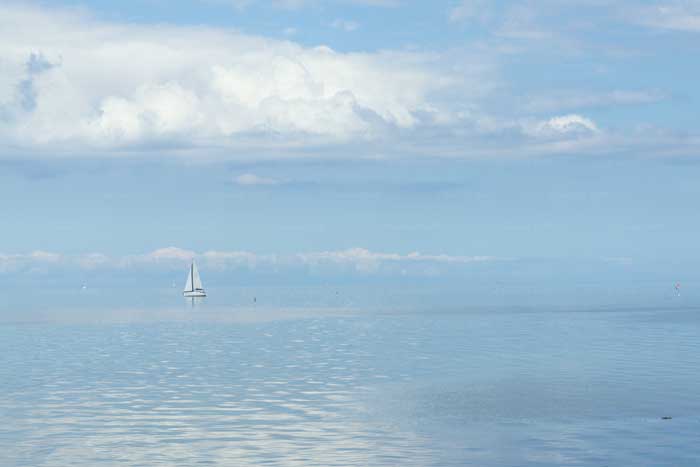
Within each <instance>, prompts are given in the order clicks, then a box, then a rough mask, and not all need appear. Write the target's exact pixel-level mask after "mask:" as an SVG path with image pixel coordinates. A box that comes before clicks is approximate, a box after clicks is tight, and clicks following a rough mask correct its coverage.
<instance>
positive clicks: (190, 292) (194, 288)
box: [182, 261, 207, 297]
mask: <svg viewBox="0 0 700 467" xmlns="http://www.w3.org/2000/svg"><path fill="white" fill-rule="evenodd" d="M182 294H183V295H184V296H185V297H206V296H207V294H206V293H205V292H204V288H203V287H202V280H201V279H200V278H199V271H197V265H196V264H195V263H194V261H192V265H191V266H190V272H189V274H187V283H186V284H185V290H184V291H183V292H182Z"/></svg>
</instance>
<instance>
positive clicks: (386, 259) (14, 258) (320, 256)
mask: <svg viewBox="0 0 700 467" xmlns="http://www.w3.org/2000/svg"><path fill="white" fill-rule="evenodd" d="M193 259H195V260H197V261H198V262H199V263H200V264H201V265H202V266H203V267H204V268H210V269H214V270H219V271H226V270H232V269H240V268H245V269H250V270H258V269H262V270H266V271H271V272H275V271H278V270H280V268H282V269H299V268H302V269H308V268H311V269H315V270H318V268H321V269H323V270H328V271H330V272H332V271H342V270H346V269H347V268H348V267H349V268H350V270H353V271H357V272H365V273H366V272H377V271H380V270H382V268H383V267H384V266H389V267H391V266H392V265H398V266H401V267H404V268H405V267H408V266H410V265H411V264H413V265H424V266H430V267H436V266H440V265H444V266H459V265H467V264H471V263H486V262H498V261H504V260H505V259H504V258H496V257H491V256H455V255H447V254H438V255H431V254H422V253H419V252H412V253H408V254H399V253H383V252H373V251H370V250H367V249H364V248H350V249H347V250H338V251H322V252H307V253H296V254H288V255H277V254H259V253H253V252H248V251H217V250H211V251H206V252H204V253H196V252H194V251H191V250H186V249H182V248H177V247H166V248H160V249H157V250H154V251H152V252H150V253H145V254H139V255H127V256H122V257H110V256H108V255H104V254H101V253H90V254H85V255H61V254H56V253H49V252H44V251H35V252H32V253H28V254H15V255H2V254H0V272H5V273H6V272H17V271H22V270H25V271H31V270H32V269H33V268H36V267H37V266H42V267H44V268H45V267H47V266H51V267H53V268H56V269H61V268H78V269H81V270H95V269H143V268H160V269H167V270H176V269H181V268H183V267H185V266H186V265H187V264H188V263H189V262H190V261H192V260H193ZM389 270H390V271H393V272H396V271H398V269H395V268H394V269H391V268H390V269H389Z"/></svg>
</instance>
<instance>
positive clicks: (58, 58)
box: [0, 4, 483, 154]
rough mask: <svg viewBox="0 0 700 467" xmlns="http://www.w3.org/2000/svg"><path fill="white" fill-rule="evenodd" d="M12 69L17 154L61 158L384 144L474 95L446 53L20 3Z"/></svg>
mask: <svg viewBox="0 0 700 467" xmlns="http://www.w3.org/2000/svg"><path fill="white" fill-rule="evenodd" d="M342 26H343V27H344V28H345V29H348V28H350V27H351V24H350V23H348V22H345V23H343V24H342ZM0 56H2V57H3V67H4V68H5V69H7V72H6V73H4V74H5V78H3V79H1V80H0V108H2V109H4V110H3V114H6V115H11V116H12V118H2V119H0V139H1V140H2V141H3V142H4V144H3V145H4V146H5V147H14V148H20V149H23V150H24V151H39V152H42V151H43V152H49V151H50V152H51V154H61V153H66V152H69V153H81V154H86V153H91V152H94V151H95V150H97V151H98V152H101V153H105V152H110V151H124V150H129V151H148V150H149V148H154V147H155V148H162V147H169V148H180V149H183V150H184V149H189V148H218V150H220V151H221V152H228V153H231V152H234V153H235V152H236V150H237V149H240V148H242V147H245V148H250V147H254V148H260V147H267V148H283V149H284V148H292V149H294V148H304V147H312V146H313V147H316V146H318V145H328V144H331V145H333V144H343V143H347V142H350V141H354V142H357V141H374V140H377V139H381V138H382V137H385V136H387V135H389V134H391V133H392V132H394V131H400V130H411V129H415V128H418V127H420V126H422V125H426V124H432V121H434V120H440V119H442V120H449V119H450V114H451V111H450V109H449V108H448V106H447V105H445V103H443V102H441V101H440V99H439V95H440V94H441V93H442V92H444V91H446V90H448V89H453V90H456V89H457V88H460V87H462V86H466V85H467V83H466V82H465V81H466V80H465V78H464V77H463V76H461V75H460V74H459V73H455V72H453V71H451V70H450V68H449V67H450V65H449V63H448V62H447V61H445V62H444V63H442V62H441V60H443V58H442V57H441V56H439V55H437V54H429V53H420V52H404V51H401V52H393V51H381V52H376V53H339V52H336V51H334V50H332V49H330V48H328V47H325V46H318V47H305V46H302V45H299V44H295V43H293V42H289V41H281V40H275V39H266V38H262V37H257V36H250V35H245V34H241V33H237V32H231V31H227V30H221V29H215V28H206V27H191V28H188V27H179V26H157V27H151V26H149V27H142V26H138V25H130V24H116V23H105V22H101V21H97V20H95V19H92V18H91V17H89V16H87V15H84V14H76V13H74V12H67V11H62V10H44V9H41V8H36V7H25V6H17V5H12V4H11V5H7V4H4V5H2V6H0ZM54 64H58V65H55V66H54ZM482 69H483V68H482ZM469 86H471V87H472V89H478V88H479V84H478V82H477V81H474V82H473V83H469ZM18 89H21V92H18V91H17V90H18ZM477 92H478V91H477ZM18 94H19V98H18V97H16V95H18ZM470 95H472V94H470ZM13 96H15V97H13ZM467 98H468V97H467Z"/></svg>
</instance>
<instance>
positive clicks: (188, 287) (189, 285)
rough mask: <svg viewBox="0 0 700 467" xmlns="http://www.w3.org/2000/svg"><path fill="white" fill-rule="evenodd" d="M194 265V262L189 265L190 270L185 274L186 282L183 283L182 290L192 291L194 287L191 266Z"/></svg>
mask: <svg viewBox="0 0 700 467" xmlns="http://www.w3.org/2000/svg"><path fill="white" fill-rule="evenodd" d="M193 266H194V263H192V266H190V270H189V272H188V274H187V283H186V284H185V290H183V292H192V291H194V289H193V288H192V275H193V274H192V268H193Z"/></svg>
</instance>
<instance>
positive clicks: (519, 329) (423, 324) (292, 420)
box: [0, 305, 700, 467]
mask: <svg viewBox="0 0 700 467" xmlns="http://www.w3.org/2000/svg"><path fill="white" fill-rule="evenodd" d="M57 313H58V312H57ZM62 313H63V312H62ZM13 316H17V314H14V315H13ZM37 316H39V317H40V318H37V319H26V320H23V319H14V320H10V319H7V318H6V319H4V321H2V322H0V359H1V361H2V365H1V366H0V458H2V462H0V464H1V465H3V466H66V465H73V466H111V465H129V466H155V465H222V466H231V465H279V466H336V465H337V466H349V465H357V466H399V465H401V466H404V465H405V466H462V465H473V466H569V465H570V466H659V465H673V466H688V467H694V466H697V465H698V459H700V443H698V442H697V441H698V439H699V438H700V375H699V374H698V350H700V348H699V344H700V339H699V337H700V336H699V334H700V310H697V311H696V310H692V309H669V310H664V309H657V310H650V309H644V310H635V309H625V310H611V309H608V310H602V309H598V310H595V311H585V310H578V311H557V310H556V309H548V310H536V309H533V310H528V311H517V310H508V309H500V310H499V309H489V310H485V311H479V310H469V311H459V310H452V311H444V310H443V311H441V310H439V309H435V310H433V309H424V310H417V311H415V310H414V311H410V312H408V311H406V312H399V311H394V312H392V311H370V310H362V309H349V308H348V309H341V310H333V309H326V310H306V309H303V308H297V309H293V310H283V309H262V308H261V309H257V310H254V309H241V308H226V307H216V308H214V307H209V308H207V306H206V305H199V306H195V307H194V308H189V309H177V310H174V311H173V310H170V311H168V310H149V309H138V310H133V309H132V310H121V311H111V312H105V311H100V312H97V311H91V310H83V311H81V312H76V313H73V314H71V313H70V312H69V311H68V312H65V313H64V314H62V315H61V316H63V317H67V318H66V319H47V316H53V317H54V318H55V317H56V314H53V315H52V314H51V313H49V314H46V313H45V314H43V315H41V314H39V315H37ZM662 417H672V419H671V420H662Z"/></svg>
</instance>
